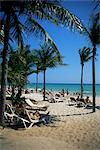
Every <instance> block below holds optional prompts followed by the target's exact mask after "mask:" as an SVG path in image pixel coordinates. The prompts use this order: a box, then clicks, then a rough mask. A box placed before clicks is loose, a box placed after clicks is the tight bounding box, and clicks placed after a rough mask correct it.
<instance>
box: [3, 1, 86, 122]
mask: <svg viewBox="0 0 100 150" xmlns="http://www.w3.org/2000/svg"><path fill="white" fill-rule="evenodd" d="M0 4H1V5H0V8H1V9H0V13H1V14H2V15H0V21H1V26H0V30H1V28H2V27H3V30H4V43H3V46H4V47H3V56H2V60H3V61H2V77H1V98H0V99H1V101H0V123H1V124H2V122H3V113H4V109H5V105H4V104H5V100H6V85H7V68H8V65H7V64H8V43H9V41H10V40H11V41H13V39H17V41H18V45H22V44H23V39H22V29H24V30H27V31H32V32H33V31H35V33H37V32H38V31H40V33H41V34H43V35H45V40H46V41H48V42H49V43H51V44H53V47H55V50H56V51H57V50H58V49H57V47H56V45H55V43H54V42H53V40H52V39H51V38H50V36H49V35H48V33H47V32H45V30H44V29H43V28H42V26H41V25H40V24H39V23H38V22H37V21H36V20H35V19H34V18H37V19H48V20H50V21H52V22H53V23H55V24H63V25H64V26H70V27H71V28H72V27H76V28H77V29H79V31H82V30H83V27H82V24H81V22H80V20H79V19H78V18H77V17H76V16H75V15H73V14H72V13H70V12H69V11H68V10H66V9H64V8H63V7H62V6H61V5H60V3H58V2H57V1H56V2H55V1H54V2H51V1H49V0H48V1H42V0H36V1H23V0H22V1H1V2H0ZM22 17H23V18H24V19H22ZM26 23H28V24H27V25H28V26H27V25H26Z"/></svg>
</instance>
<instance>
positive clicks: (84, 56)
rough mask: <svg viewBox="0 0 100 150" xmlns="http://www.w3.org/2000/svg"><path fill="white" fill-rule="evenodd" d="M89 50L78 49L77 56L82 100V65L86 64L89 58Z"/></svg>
mask: <svg viewBox="0 0 100 150" xmlns="http://www.w3.org/2000/svg"><path fill="white" fill-rule="evenodd" d="M90 54H91V53H90V48H86V47H83V48H82V49H79V56H80V61H81V66H82V70H81V98H83V67H84V63H86V62H87V61H88V60H89V59H90V58H91V56H90Z"/></svg>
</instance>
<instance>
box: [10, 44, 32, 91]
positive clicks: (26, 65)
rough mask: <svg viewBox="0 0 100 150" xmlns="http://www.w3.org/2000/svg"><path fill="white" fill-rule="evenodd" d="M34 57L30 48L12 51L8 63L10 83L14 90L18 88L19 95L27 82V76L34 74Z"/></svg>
mask: <svg viewBox="0 0 100 150" xmlns="http://www.w3.org/2000/svg"><path fill="white" fill-rule="evenodd" d="M32 66H33V55H32V54H31V51H30V48H29V46H26V47H23V49H20V48H18V49H17V50H16V51H12V52H11V55H10V58H9V62H8V83H9V84H10V85H11V87H12V88H13V89H14V88H15V87H17V88H18V89H19V93H21V90H22V88H23V87H24V85H25V84H26V82H27V76H28V75H30V74H32V73H34V71H33V68H32Z"/></svg>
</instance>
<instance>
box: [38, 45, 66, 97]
mask: <svg viewBox="0 0 100 150" xmlns="http://www.w3.org/2000/svg"><path fill="white" fill-rule="evenodd" d="M36 54H37V57H38V59H39V64H40V67H39V69H40V70H42V71H43V74H44V78H43V81H44V82H43V99H44V100H45V90H46V87H45V83H46V70H47V68H54V67H56V66H57V65H64V64H63V62H62V56H61V55H60V53H56V52H55V50H54V49H52V47H51V46H50V45H48V44H46V43H45V44H44V45H42V46H41V49H39V50H37V51H36Z"/></svg>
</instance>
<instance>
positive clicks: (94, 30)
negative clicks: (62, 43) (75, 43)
mask: <svg viewBox="0 0 100 150" xmlns="http://www.w3.org/2000/svg"><path fill="white" fill-rule="evenodd" d="M85 30H86V33H87V36H88V38H89V39H90V42H91V44H92V93H93V112H95V96H96V90H95V57H96V46H97V45H98V44H100V36H99V31H100V25H99V13H97V14H94V15H93V16H92V18H91V22H90V27H89V29H86V28H85Z"/></svg>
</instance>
